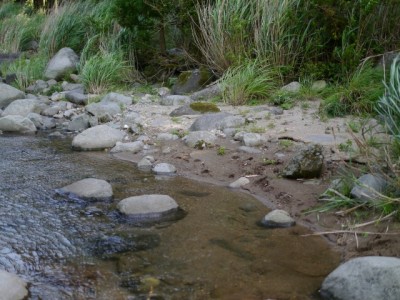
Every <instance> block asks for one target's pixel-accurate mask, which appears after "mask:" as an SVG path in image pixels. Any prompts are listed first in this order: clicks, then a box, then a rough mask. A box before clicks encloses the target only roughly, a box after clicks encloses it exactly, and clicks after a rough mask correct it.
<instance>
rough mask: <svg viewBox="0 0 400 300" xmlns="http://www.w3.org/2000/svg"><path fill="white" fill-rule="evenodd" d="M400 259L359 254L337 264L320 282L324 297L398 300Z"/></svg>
mask: <svg viewBox="0 0 400 300" xmlns="http://www.w3.org/2000/svg"><path fill="white" fill-rule="evenodd" d="M399 283H400V259H399V258H395V257H382V256H366V257H358V258H355V259H352V260H349V261H348V262H346V263H344V264H342V265H341V266H339V267H338V268H337V269H336V270H334V271H333V272H332V273H331V274H329V275H328V277H327V278H326V279H325V280H324V282H323V283H322V288H321V291H320V292H321V295H322V297H323V298H324V299H336V300H376V299H385V300H397V299H399V297H400V284H399Z"/></svg>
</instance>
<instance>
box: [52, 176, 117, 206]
mask: <svg viewBox="0 0 400 300" xmlns="http://www.w3.org/2000/svg"><path fill="white" fill-rule="evenodd" d="M56 192H57V193H58V194H61V195H66V196H68V197H70V198H72V199H74V198H79V199H83V200H88V201H109V200H111V199H112V197H113V191H112V187H111V184H109V183H108V182H107V181H105V180H102V179H96V178H85V179H82V180H79V181H77V182H74V183H72V184H70V185H67V186H65V187H63V188H61V189H57V190H56Z"/></svg>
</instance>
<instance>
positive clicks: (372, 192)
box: [350, 174, 387, 203]
mask: <svg viewBox="0 0 400 300" xmlns="http://www.w3.org/2000/svg"><path fill="white" fill-rule="evenodd" d="M386 187H387V182H386V180H385V179H383V178H382V177H379V176H375V175H372V174H364V175H362V176H361V177H359V178H358V179H357V184H356V185H355V186H354V187H353V188H352V190H351V192H350V195H351V196H352V197H353V198H355V199H357V200H359V201H360V202H372V203H374V202H378V201H379V199H380V198H381V196H380V195H379V194H382V193H384V191H385V189H386Z"/></svg>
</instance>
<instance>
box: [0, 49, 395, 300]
mask: <svg viewBox="0 0 400 300" xmlns="http://www.w3.org/2000/svg"><path fill="white" fill-rule="evenodd" d="M76 60H77V56H76V55H74V53H71V51H70V49H69V50H68V49H63V50H62V51H60V52H59V53H58V54H57V55H56V57H55V58H53V59H52V61H51V62H50V63H49V65H48V68H47V70H46V72H45V78H47V80H46V81H44V80H43V81H37V82H36V84H35V85H34V86H31V87H29V88H28V89H27V91H20V90H17V89H15V88H13V87H12V86H10V85H7V84H5V83H1V84H0V132H4V133H18V134H35V132H37V131H38V130H42V131H44V132H48V137H49V138H53V139H63V138H72V142H71V147H72V148H73V149H74V150H77V151H94V150H96V151H106V152H107V153H108V154H109V155H112V156H113V157H115V158H117V159H122V160H125V161H127V163H134V164H136V166H137V168H138V169H140V170H142V171H145V172H153V173H155V174H157V175H164V176H165V175H166V176H174V175H176V174H177V175H181V176H185V177H189V178H192V179H195V180H200V181H204V182H208V183H211V184H216V185H221V186H226V187H227V188H231V189H236V190H238V191H241V192H246V193H250V194H253V195H254V196H255V197H257V198H258V199H259V200H260V201H261V202H262V203H264V204H265V205H266V206H268V207H269V208H271V209H273V210H274V214H272V215H269V216H268V215H267V216H266V217H265V218H264V219H263V220H260V221H262V223H263V224H264V225H266V226H269V227H277V226H278V227H287V226H293V225H294V224H295V223H298V224H300V225H303V226H306V227H308V228H310V229H312V230H314V231H330V230H333V231H334V230H339V229H341V225H342V224H345V223H346V222H350V221H352V220H349V219H346V217H340V216H338V215H335V214H327V215H322V214H316V213H314V214H306V213H305V212H306V211H307V210H309V209H311V208H313V207H315V206H317V205H318V204H319V200H318V199H319V196H320V195H321V194H322V193H323V192H324V191H325V190H326V189H327V187H328V186H329V185H330V184H331V181H332V180H333V179H334V178H335V175H337V169H338V167H339V166H340V165H341V164H342V163H343V162H344V161H346V160H349V159H350V156H349V155H350V154H349V152H346V151H343V149H341V147H340V145H346V144H349V142H348V141H351V140H352V139H353V138H354V136H353V135H354V133H351V132H350V131H349V130H348V123H349V119H345V118H335V119H329V120H321V119H320V117H319V115H318V110H319V101H318V100H313V101H308V102H304V103H303V104H302V105H299V106H295V107H294V108H292V109H290V110H283V109H281V108H279V107H275V106H271V105H258V106H238V107H233V106H230V105H226V104H224V103H216V104H213V99H214V98H215V96H217V95H218V94H219V93H220V90H219V87H218V85H217V84H216V85H213V86H210V87H207V88H205V89H202V90H200V91H197V92H193V93H188V94H186V95H172V94H171V90H170V89H168V88H165V87H157V86H153V87H152V88H151V90H150V91H149V93H145V92H143V91H142V90H143V89H140V87H137V88H136V89H132V90H130V91H118V92H113V93H109V94H107V95H103V96H99V95H88V94H86V93H85V92H84V87H83V85H82V84H80V83H79V78H77V77H76V76H72V79H74V80H76V82H75V81H73V80H72V79H71V81H63V82H60V81H58V80H60V78H63V75H65V74H66V73H68V72H71V70H73V66H74V65H76ZM66 61H67V63H65V62H66ZM61 62H62V63H61ZM71 68H72V69H71ZM64 79H65V78H64ZM56 86H57V87H61V89H62V91H56V92H52V90H54V87H56ZM46 95H49V96H46ZM194 103H195V104H196V105H193V104H194ZM369 122H370V123H371V126H372V125H374V126H375V125H376V121H375V120H370V121H369ZM375 128H377V126H375ZM377 132H379V130H378V129H376V132H375V133H374V135H375V136H378V133H377ZM351 159H352V160H353V161H357V162H358V163H360V164H363V163H365V159H364V158H363V157H351ZM378 181H379V180H378ZM71 184H72V183H71ZM85 184H86V183H85ZM85 184H84V186H86V185H85ZM95 184H99V183H95ZM382 184H384V183H382ZM78 185H79V184H78ZM99 185H100V186H101V188H104V185H102V184H101V183H100V184H99ZM71 186H72V185H71ZM71 186H69V187H68V188H63V189H64V191H61V192H64V193H72V194H73V195H75V196H76V195H78V197H80V196H79V192H76V190H75V189H73V188H74V187H71ZM380 186H382V185H379V184H378V186H377V187H376V188H375V189H376V190H378V191H379V187H380ZM60 188H61V187H60ZM71 188H72V190H71ZM63 189H61V190H63ZM84 189H85V188H84ZM111 193H112V192H111ZM361 194H363V193H361ZM100 195H101V197H103V198H105V199H106V198H107V199H108V198H110V197H111V194H110V190H109V189H107V191H105V192H104V191H101V193H100ZM153 196H157V195H147V197H145V198H144V200H143V199H142V198H141V199H130V198H128V199H125V200H123V201H124V202H123V203H122V201H121V203H120V205H119V206H120V210H121V212H123V213H126V214H131V212H132V211H137V210H139V211H140V216H139V215H138V216H136V217H140V218H143V216H144V217H146V216H151V217H152V218H154V217H155V216H156V217H157V216H162V215H164V213H169V212H171V211H176V210H177V208H178V206H177V204H176V203H175V201H174V200H173V199H170V198H169V197H168V196H167V195H158V196H162V197H161V199H166V201H167V202H168V203H167V204H166V203H165V202H163V201H161V200H159V199H160V197H153ZM85 197H87V198H92V197H96V196H93V194H92V193H90V194H88V195H85ZM133 198H134V197H133ZM149 199H150V200H151V201H152V202H154V206H155V207H156V208H157V209H161V210H157V209H156V210H155V211H152V210H148V207H145V206H146V205H144V204H143V203H144V202H146V201H148V200H149ZM150 200H149V201H150ZM143 201H144V202H143ZM138 207H139V208H138ZM386 225H387V224H385V226H386ZM385 226H382V228H384V227H385ZM382 228H380V227H379V226H378V227H376V228H375V230H378V232H381V231H380V230H382ZM326 237H327V238H328V240H329V241H330V243H331V244H332V247H334V248H335V249H337V250H338V251H340V252H341V253H342V258H343V261H347V260H349V259H351V258H353V257H358V256H367V255H368V256H375V255H379V256H398V255H399V254H400V253H398V252H397V250H396V249H398V247H397V246H398V245H397V244H399V243H400V241H399V240H398V239H397V238H396V237H393V236H392V237H390V236H386V235H384V234H382V235H374V236H365V237H357V236H355V237H354V235H348V234H344V233H343V234H327V235H326ZM304 238H307V237H304ZM375 259H376V258H375ZM393 260H396V262H395V265H397V264H398V262H397V261H398V260H397V259H395V258H393ZM365 261H366V262H365V263H364V261H362V260H357V261H356V260H354V263H356V264H361V265H362V266H363V267H365V268H367V269H368V268H369V267H370V266H371V268H372V270H375V269H376V268H378V267H377V266H378V265H379V266H380V265H381V264H380V263H379V262H375V260H374V259H371V260H365ZM352 262H353V260H350V261H349V262H348V263H352ZM346 264H347V263H346ZM391 264H392V263H391V262H389V263H386V262H385V264H383V265H382V268H386V267H389V265H391ZM379 268H380V267H379ZM341 270H342V272H344V274H345V275H340V274H339V275H338V273H335V274H334V275H332V276H330V277H329V278H328V279H327V282H325V283H324V285H323V292H322V294H323V295H324V296H325V297H326V299H331V298H332V297H334V298H335V299H336V298H337V299H377V298H368V297H369V296H368V295H369V294H368V293H369V292H368V291H369V290H370V288H371V286H363V287H362V288H361V289H362V291H363V292H362V293H361V292H360V293H359V294H356V295H355V296H354V297H353V296H350V293H346V292H343V290H344V287H343V286H341V284H343V281H345V276H348V274H349V272H347V271H346V270H344V267H343V268H342V269H341ZM343 270H344V271H343ZM368 270H370V269H368ZM396 270H398V269H396ZM338 272H339V271H338ZM366 272H369V271H366ZM371 272H372V271H371ZM393 272H394V273H393ZM393 272H392V271H387V272H386V273H385V274H387V276H389V277H392V278H393V276H395V277H396V278H399V277H400V272H398V271H393ZM365 274H366V273H365ZM335 276H338V277H335ZM332 278H334V279H332ZM337 278H339V279H337ZM357 280H360V281H361V282H362V281H363V280H364V281H367V282H368V281H370V280H372V281H374V282H375V281H376V280H378V279H377V278H375V277H373V278H372V277H371V278H369V277H368V278H367V277H366V278H361V279H357ZM379 280H381V279H379ZM332 282H333V283H332ZM352 282H354V281H352ZM338 286H339V288H338ZM355 286H358V285H357V284H356V283H354V284H353V285H349V287H348V288H349V289H351V290H353V291H354V290H355V289H354V287H355ZM372 286H374V285H372ZM337 289H338V290H339V291H337ZM382 289H383V288H382ZM0 290H1V289H0ZM340 291H342V292H340ZM386 291H387V289H385V290H382V291H381V292H379V291H378V292H376V293H377V294H373V295H374V297H375V296H376V295H377V297H378V298H379V297H381V298H382V299H383V298H385V299H397V296H398V295H399V294H400V290H394V289H393V290H392V291H391V293H389V294H388V293H387V292H386ZM355 293H356V292H355ZM360 295H362V298H359V297H361V296H360ZM383 295H385V296H383ZM390 295H397V296H395V297H394V298H390V297H391V296H390ZM18 297H19V296H18ZM18 297H17V296H15V297H14V298H9V299H22V298H21V297H20V298H18ZM352 297H353V298H352ZM7 299H8V298H7Z"/></svg>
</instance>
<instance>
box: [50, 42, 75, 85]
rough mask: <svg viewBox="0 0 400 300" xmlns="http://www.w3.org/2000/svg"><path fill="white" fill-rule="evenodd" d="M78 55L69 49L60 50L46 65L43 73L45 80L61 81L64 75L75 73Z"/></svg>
mask: <svg viewBox="0 0 400 300" xmlns="http://www.w3.org/2000/svg"><path fill="white" fill-rule="evenodd" d="M78 63H79V57H78V55H77V54H76V53H75V52H74V50H72V49H71V48H62V49H60V50H59V51H58V52H57V53H56V55H55V56H53V58H52V59H51V60H50V61H49V63H48V64H47V67H46V70H45V72H44V77H45V78H46V79H56V80H58V79H61V78H62V77H63V76H64V75H66V74H68V73H70V72H74V71H76V67H77V65H78Z"/></svg>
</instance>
